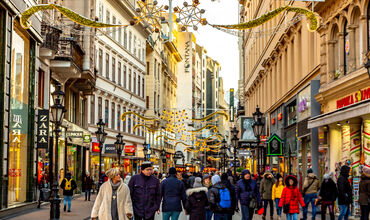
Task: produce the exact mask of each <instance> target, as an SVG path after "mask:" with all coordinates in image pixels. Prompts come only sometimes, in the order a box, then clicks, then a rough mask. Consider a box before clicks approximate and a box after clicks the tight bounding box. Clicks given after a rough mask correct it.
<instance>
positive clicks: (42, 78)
mask: <svg viewBox="0 0 370 220" xmlns="http://www.w3.org/2000/svg"><path fill="white" fill-rule="evenodd" d="M44 97H45V72H44V71H43V70H42V69H39V83H38V100H37V104H38V106H39V107H40V108H43V107H44Z"/></svg>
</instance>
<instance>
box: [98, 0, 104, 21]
mask: <svg viewBox="0 0 370 220" xmlns="http://www.w3.org/2000/svg"><path fill="white" fill-rule="evenodd" d="M103 10H104V7H103V4H102V3H101V2H100V3H99V21H101V22H103Z"/></svg>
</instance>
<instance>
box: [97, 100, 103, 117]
mask: <svg viewBox="0 0 370 220" xmlns="http://www.w3.org/2000/svg"><path fill="white" fill-rule="evenodd" d="M98 118H99V119H103V100H102V98H101V97H98Z"/></svg>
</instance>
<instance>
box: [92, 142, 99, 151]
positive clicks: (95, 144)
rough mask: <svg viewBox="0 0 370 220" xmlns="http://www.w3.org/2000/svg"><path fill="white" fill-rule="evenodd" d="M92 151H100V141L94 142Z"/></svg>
mask: <svg viewBox="0 0 370 220" xmlns="http://www.w3.org/2000/svg"><path fill="white" fill-rule="evenodd" d="M91 151H92V152H94V153H99V143H96V142H92V150H91Z"/></svg>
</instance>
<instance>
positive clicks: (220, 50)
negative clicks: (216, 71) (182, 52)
mask: <svg viewBox="0 0 370 220" xmlns="http://www.w3.org/2000/svg"><path fill="white" fill-rule="evenodd" d="M186 1H187V2H188V3H189V4H191V2H192V0H186ZM159 2H160V3H162V4H168V0H159ZM163 2H165V3H163ZM183 2H184V0H173V6H177V5H180V6H182V4H183ZM200 3H201V4H200V5H199V8H200V9H205V10H206V12H205V15H204V17H205V18H207V21H208V22H209V23H211V24H236V23H238V1H237V0H215V1H214V2H212V1H211V0H200ZM190 30H191V29H190ZM190 30H189V31H190ZM194 33H195V36H196V39H197V44H199V45H201V46H203V47H205V48H206V49H207V52H208V56H210V57H212V58H213V59H215V60H217V61H218V62H219V63H220V64H221V68H222V70H221V77H222V78H223V79H224V89H225V93H226V91H228V90H229V89H230V88H235V89H237V85H238V78H239V52H238V38H237V37H236V36H233V35H230V34H227V33H224V32H222V31H219V30H217V29H214V28H212V27H210V26H198V31H196V32H194Z"/></svg>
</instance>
